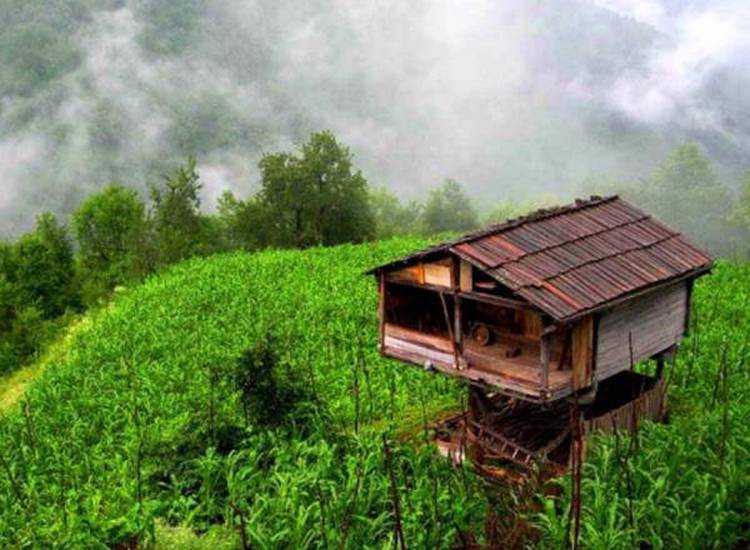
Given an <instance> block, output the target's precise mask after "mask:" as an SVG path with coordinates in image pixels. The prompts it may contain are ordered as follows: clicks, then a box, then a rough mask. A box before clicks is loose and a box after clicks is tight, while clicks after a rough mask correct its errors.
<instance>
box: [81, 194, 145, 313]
mask: <svg viewBox="0 0 750 550" xmlns="http://www.w3.org/2000/svg"><path fill="white" fill-rule="evenodd" d="M73 227H74V229H75V235H76V239H77V241H78V247H79V256H78V257H79V263H80V266H81V271H82V276H83V278H84V282H83V286H84V287H85V294H86V298H87V300H91V299H97V298H98V297H99V296H101V295H102V294H103V293H106V292H107V291H109V290H111V289H112V288H113V287H114V286H116V285H118V284H124V283H128V282H130V281H132V280H134V279H137V278H139V277H141V276H143V275H144V271H145V266H144V263H143V256H142V251H143V246H144V234H145V206H144V204H143V201H142V200H141V199H140V197H139V196H138V193H136V192H135V191H134V190H132V189H127V188H125V187H123V186H122V185H119V184H116V183H113V184H111V185H109V186H107V187H106V188H104V189H103V190H102V191H101V192H99V193H97V194H95V195H92V196H91V197H89V198H88V199H87V200H86V201H85V202H84V203H83V204H82V205H81V206H80V207H79V208H78V210H76V212H75V213H74V214H73Z"/></svg>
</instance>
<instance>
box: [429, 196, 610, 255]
mask: <svg viewBox="0 0 750 550" xmlns="http://www.w3.org/2000/svg"><path fill="white" fill-rule="evenodd" d="M619 198H620V196H619V195H607V196H604V197H602V196H600V195H591V196H590V197H589V198H588V199H575V200H574V201H573V202H571V203H568V204H563V205H560V206H550V207H547V208H538V209H537V210H534V211H532V212H529V213H528V214H523V215H521V216H518V217H516V218H509V219H507V220H505V221H503V222H499V223H495V224H492V225H490V226H488V227H486V228H484V229H481V230H479V231H475V232H474V233H467V234H466V235H463V236H461V237H458V238H457V239H455V240H453V241H449V242H446V243H443V244H444V245H450V246H455V245H457V244H462V243H467V242H471V241H474V240H477V239H481V238H483V237H487V236H489V235H494V234H495V233H499V232H500V231H507V230H509V229H515V228H516V227H520V226H522V225H524V224H527V223H531V222H537V221H541V220H546V219H548V218H553V217H555V216H560V215H562V214H567V213H569V212H577V211H579V210H583V209H584V208H588V207H591V206H598V205H600V204H604V203H606V202H612V201H614V200H616V199H619Z"/></svg>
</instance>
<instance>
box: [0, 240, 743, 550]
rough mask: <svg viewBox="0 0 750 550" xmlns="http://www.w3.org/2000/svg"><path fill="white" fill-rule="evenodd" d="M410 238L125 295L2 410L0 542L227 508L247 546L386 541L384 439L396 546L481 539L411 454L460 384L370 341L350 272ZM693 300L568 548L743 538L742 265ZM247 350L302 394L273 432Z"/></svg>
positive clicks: (63, 541) (442, 477)
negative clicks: (667, 415) (250, 406)
mask: <svg viewBox="0 0 750 550" xmlns="http://www.w3.org/2000/svg"><path fill="white" fill-rule="evenodd" d="M423 244H424V243H423V242H421V241H416V240H409V239H400V240H392V241H385V242H380V243H373V244H367V245H360V246H340V247H335V248H328V249H312V250H308V251H304V252H295V251H285V252H279V251H272V252H263V253H258V254H255V255H248V254H240V253H237V254H231V255H219V256H214V257H211V258H208V259H202V260H192V261H189V262H186V263H183V264H180V265H178V266H176V267H174V268H171V269H170V270H168V271H167V272H166V273H164V274H161V275H159V276H155V277H152V278H151V279H149V280H148V281H147V282H146V283H145V284H144V285H142V286H140V287H138V288H133V289H130V290H127V291H125V292H124V293H122V294H121V295H120V296H118V298H117V299H116V302H115V304H114V305H113V307H111V308H109V309H108V310H106V311H103V312H102V313H101V314H100V315H98V316H97V317H96V318H95V321H94V322H93V323H92V324H91V326H89V327H87V330H85V331H82V332H81V334H80V335H78V337H77V338H76V339H75V341H74V342H73V344H72V345H71V347H70V349H69V350H68V353H67V354H61V357H60V359H59V360H57V361H56V362H53V363H52V364H50V365H49V366H48V367H47V369H46V371H45V372H44V374H43V375H42V376H41V377H40V379H39V380H38V381H37V382H36V383H35V384H34V385H33V386H32V387H30V388H29V389H28V390H27V391H26V394H25V396H24V398H23V399H22V400H21V401H20V403H19V405H18V406H17V408H16V409H15V410H13V411H11V412H10V413H9V414H7V415H6V417H5V418H3V419H0V547H3V548H6V547H10V548H15V547H45V548H49V547H66V548H78V547H81V548H84V547H85V548H91V547H111V546H116V545H117V544H127V543H133V542H134V541H135V540H139V541H141V542H142V543H147V542H158V541H155V540H154V539H155V538H156V536H157V535H158V534H159V533H160V532H161V531H162V529H161V528H160V529H156V528H155V524H156V522H157V520H158V524H159V525H160V526H163V525H175V526H179V529H185V528H187V527H189V528H191V529H192V530H193V531H194V532H196V533H198V534H200V533H204V532H206V531H207V530H211V529H212V528H213V527H212V526H215V525H229V526H231V529H232V530H234V529H235V527H236V526H237V525H238V524H239V522H240V515H241V516H242V518H243V520H244V522H245V523H246V530H247V534H248V538H249V542H250V543H251V544H252V545H253V548H305V547H325V546H339V545H340V544H343V546H345V547H348V548H366V547H378V548H379V547H384V548H385V547H390V546H391V545H392V537H393V526H392V513H391V495H390V493H389V473H388V470H387V469H386V467H385V466H384V462H385V461H384V456H383V440H382V435H383V433H387V434H388V437H389V441H390V445H391V446H392V448H393V455H394V456H393V466H394V468H393V470H394V475H395V478H396V482H397V484H398V492H399V496H400V500H401V508H402V516H403V524H404V525H403V527H404V533H405V538H406V540H407V544H408V546H409V547H410V548H445V547H449V546H450V545H451V543H453V542H455V540H456V538H457V533H458V527H460V529H461V530H474V531H476V532H478V533H481V532H482V524H483V521H484V512H485V507H486V496H485V492H484V490H483V487H482V486H481V484H480V483H479V482H478V481H477V479H476V478H475V477H474V476H473V475H472V474H471V473H470V471H468V470H466V471H464V470H460V469H454V468H452V467H451V466H450V465H449V464H448V462H447V461H446V460H444V459H442V458H440V457H438V456H436V454H435V453H434V451H433V449H432V447H431V446H429V445H423V444H422V442H423V441H424V439H423V438H422V433H421V432H422V426H423V425H424V424H425V422H426V421H428V420H429V419H432V418H434V417H435V416H436V415H437V414H440V413H441V412H443V411H444V410H446V409H449V408H451V407H456V406H459V405H460V402H461V397H462V395H463V392H462V388H461V386H459V385H458V384H455V383H453V382H451V381H448V380H446V379H445V378H444V377H439V376H434V375H431V374H427V373H423V372H420V371H419V370H418V369H413V368H406V367H404V366H402V365H399V364H398V363H395V362H392V361H387V360H384V359H382V358H380V357H379V355H378V354H377V350H376V328H377V327H376V309H377V306H376V300H377V293H376V287H375V283H374V281H373V280H372V278H370V277H367V276H364V275H363V272H364V271H365V270H366V269H367V268H368V267H370V266H372V265H375V264H378V263H380V262H384V261H386V260H388V259H390V258H393V257H396V256H398V255H400V254H403V253H405V252H407V251H410V250H413V249H414V248H417V247H419V246H421V245H423ZM696 295H697V296H696V297H697V303H698V310H697V313H696V315H695V318H697V319H698V323H699V326H698V330H696V331H695V333H696V334H698V340H697V341H696V340H695V339H694V337H691V338H690V339H689V340H688V341H687V342H686V343H685V345H684V349H683V351H682V352H681V355H680V359H679V361H678V363H677V365H676V367H675V370H674V372H675V374H674V377H673V383H672V390H671V391H672V404H673V414H672V423H671V425H666V426H646V427H644V430H643V432H642V436H641V442H640V449H639V452H638V454H637V455H636V456H635V457H634V458H633V459H632V461H631V463H630V464H629V466H628V467H629V468H630V470H631V478H632V482H633V487H631V488H630V489H628V488H626V486H625V484H624V483H623V476H622V473H621V472H620V470H619V467H620V466H619V463H618V461H617V450H618V448H619V447H620V446H622V442H621V441H620V442H619V446H618V445H617V443H618V442H615V441H614V440H613V439H612V438H607V439H602V440H601V441H599V442H598V444H597V445H596V448H595V452H594V453H593V455H594V456H593V459H592V463H591V465H590V466H587V469H586V472H585V481H584V524H585V528H584V532H583V535H582V536H583V540H584V542H585V543H586V547H587V548H631V547H632V546H633V537H639V539H638V540H639V541H641V540H643V541H648V542H649V544H651V545H652V546H653V547H654V548H676V547H711V546H712V545H715V546H714V547H717V548H719V547H721V548H726V547H728V546H731V545H732V544H735V542H736V540H737V539H738V537H740V536H741V534H742V531H743V529H747V522H748V519H750V518H748V517H747V515H746V511H747V510H748V504H750V501H748V496H747V495H749V494H750V481H749V479H750V456H748V449H749V448H750V427H748V425H747V422H746V418H747V417H748V412H750V406H749V405H748V400H747V396H748V388H750V381H749V379H750V377H749V376H748V374H749V373H750V363H748V361H746V358H747V356H748V352H749V351H750V350H748V349H747V347H748V346H747V345H746V344H745V342H746V334H747V333H748V329H749V328H750V318H749V315H750V310H749V309H748V307H747V300H748V299H750V298H749V297H750V268H748V266H741V267H738V266H730V265H721V266H720V267H719V268H718V270H717V273H716V274H714V275H713V276H712V277H710V278H708V279H707V280H706V281H704V282H702V283H701V284H700V285H699V286H698V288H697V291H696ZM269 334H270V335H271V336H270V340H268V338H269V336H268V335H269ZM265 341H270V343H271V346H272V348H273V350H274V351H275V352H276V354H277V355H278V368H279V369H280V372H282V373H283V374H284V377H285V380H288V381H291V382H290V383H291V384H292V385H294V387H295V391H296V394H295V395H297V396H301V397H300V399H299V400H298V401H295V402H290V403H286V404H285V405H284V406H288V407H291V410H290V411H289V414H288V415H287V417H286V418H285V419H281V418H279V419H278V422H276V424H278V425H277V426H276V427H265V426H260V425H259V424H258V421H256V420H257V419H256V418H254V417H253V415H252V414H249V415H248V414H245V413H246V411H245V410H244V409H243V406H242V403H241V402H240V398H239V396H240V392H239V391H238V385H237V374H236V369H235V365H236V364H237V359H238V357H240V356H241V355H242V354H243V352H244V351H245V350H247V349H248V348H251V347H253V346H256V345H257V343H258V342H265ZM722 350H725V351H724V352H722ZM722 353H723V354H724V357H725V361H724V362H723V364H725V365H727V368H725V369H724V370H723V371H722V369H720V368H719V367H720V366H721V365H722V361H721V360H720V358H721V357H722ZM722 372H724V374H725V376H724V378H723V379H724V380H725V383H724V382H722V381H721V379H720V378H717V373H718V374H721V373H722ZM717 380H718V382H717ZM272 420H273V419H272ZM272 423H273V422H272ZM564 486H567V484H564ZM629 491H630V493H631V495H632V498H633V508H632V509H633V514H632V516H633V517H634V523H633V524H631V523H630V519H629V517H631V514H629V513H628V510H629V509H631V508H630V505H629V503H628V501H627V498H626V495H627V494H628V492H629ZM566 498H567V497H566V496H565V494H563V496H562V497H561V500H559V501H553V500H549V501H547V503H546V504H545V506H544V507H543V509H544V512H543V513H542V515H541V517H539V518H536V520H537V521H538V522H540V525H541V526H542V528H543V539H542V541H541V544H543V545H547V546H549V547H555V546H556V545H557V544H559V542H560V540H562V537H564V531H565V509H566V508H565V506H566V504H565V502H566ZM743 513H745V516H744V517H743ZM232 534H234V533H232ZM235 538H236V540H237V547H239V536H238V535H236V536H235ZM660 541H661V542H660Z"/></svg>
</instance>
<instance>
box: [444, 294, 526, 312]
mask: <svg viewBox="0 0 750 550" xmlns="http://www.w3.org/2000/svg"><path fill="white" fill-rule="evenodd" d="M458 295H459V296H460V297H461V298H466V299H467V300H474V301H476V302H484V303H486V304H492V305H495V306H500V307H507V308H509V309H520V310H524V311H536V312H538V313H539V312H541V310H540V309H539V308H537V307H534V306H532V305H531V304H529V303H526V302H522V301H520V300H512V299H510V298H503V297H501V296H493V295H492V294H485V293H484V292H473V291H469V292H467V291H460V292H459V293H458Z"/></svg>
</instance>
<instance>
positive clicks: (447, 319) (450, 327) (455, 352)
mask: <svg viewBox="0 0 750 550" xmlns="http://www.w3.org/2000/svg"><path fill="white" fill-rule="evenodd" d="M454 298H455V297H454ZM440 303H441V304H442V305H443V315H444V316H445V326H446V327H447V329H448V338H449V339H450V342H451V348H452V350H453V368H454V369H456V370H458V347H457V346H456V337H455V335H454V333H453V325H452V324H451V319H450V315H448V305H447V304H446V303H445V293H443V292H440Z"/></svg>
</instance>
